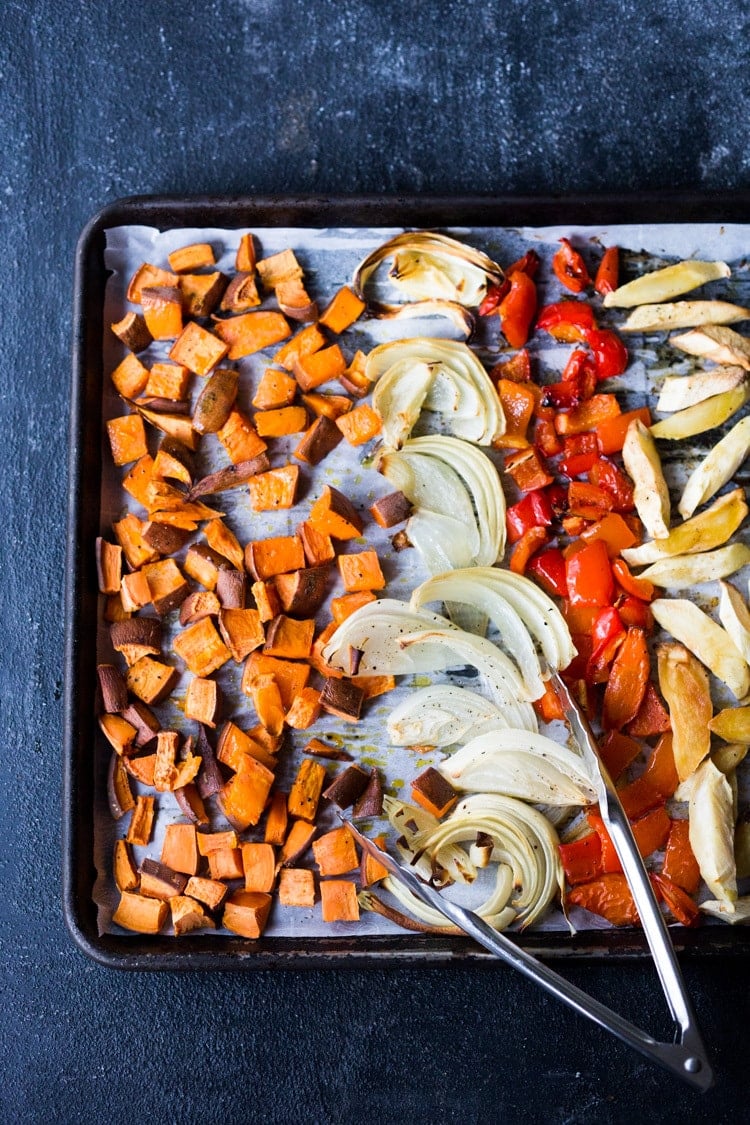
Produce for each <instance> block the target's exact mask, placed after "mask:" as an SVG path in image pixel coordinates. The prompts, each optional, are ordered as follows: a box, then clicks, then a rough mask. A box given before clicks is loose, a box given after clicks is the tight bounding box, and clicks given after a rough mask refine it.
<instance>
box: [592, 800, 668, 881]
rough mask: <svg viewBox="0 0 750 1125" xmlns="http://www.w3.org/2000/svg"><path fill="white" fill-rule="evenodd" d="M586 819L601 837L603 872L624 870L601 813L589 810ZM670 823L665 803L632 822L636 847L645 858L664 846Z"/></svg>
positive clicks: (612, 872) (610, 872) (609, 872)
mask: <svg viewBox="0 0 750 1125" xmlns="http://www.w3.org/2000/svg"><path fill="white" fill-rule="evenodd" d="M586 819H587V820H588V822H589V824H590V825H591V827H592V828H593V829H594V831H595V832H596V833H597V834H598V835H599V838H600V843H601V846H602V850H601V864H602V873H603V874H614V873H615V872H617V871H622V865H621V863H620V857H619V856H618V854H617V852H616V851H615V846H614V844H613V843H612V840H611V838H610V835H609V832H608V831H607V826H606V824H605V823H604V821H603V820H602V817H601V815H600V814H599V813H596V812H594V811H593V810H589V812H587V813H586ZM670 823H671V821H670V819H669V814H668V813H667V811H666V809H665V808H664V805H659V806H658V807H657V808H654V809H651V810H650V811H649V812H647V813H646V814H645V816H641V817H639V818H638V820H636V821H634V822H633V823H632V824H631V826H630V827H631V829H632V831H633V836H634V838H635V843H636V847H637V848H638V851H639V852H640V854H641V856H642V857H643V858H644V859H646V858H647V857H648V856H650V855H653V853H654V852H656V851H660V850H661V849H662V848H663V847H664V845H665V843H666V841H667V836H668V835H669V825H670Z"/></svg>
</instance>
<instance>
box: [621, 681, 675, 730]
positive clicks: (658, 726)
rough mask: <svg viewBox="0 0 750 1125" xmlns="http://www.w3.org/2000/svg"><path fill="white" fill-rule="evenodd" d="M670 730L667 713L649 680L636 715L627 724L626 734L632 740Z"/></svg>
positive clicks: (670, 725) (670, 724)
mask: <svg viewBox="0 0 750 1125" xmlns="http://www.w3.org/2000/svg"><path fill="white" fill-rule="evenodd" d="M671 729H672V723H671V720H670V718H669V712H668V711H667V709H666V707H665V706H664V703H663V702H662V700H661V698H660V696H659V693H658V691H657V690H656V688H655V687H654V685H653V684H652V683H651V681H650V680H649V682H648V683H647V684H646V694H645V695H644V697H643V703H642V704H641V706H640V707H639V709H638V714H637V715H636V717H635V718H634V719H633V720H632V722H630V723H628V734H632V736H633V738H651V737H652V736H653V735H655V734H666V732H667V731H669V730H671Z"/></svg>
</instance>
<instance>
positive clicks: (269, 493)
mask: <svg viewBox="0 0 750 1125" xmlns="http://www.w3.org/2000/svg"><path fill="white" fill-rule="evenodd" d="M290 409H292V410H293V409H294V407H290ZM269 413H275V412H274V411H269ZM255 417H256V420H257V418H258V417H259V415H257V414H256V416H255ZM298 483H299V468H298V466H297V465H282V466H281V467H280V468H278V469H269V470H268V472H267V473H259V474H258V476H256V477H253V478H252V480H250V481H249V482H248V488H249V490H250V503H251V505H252V509H253V511H254V512H273V511H276V510H277V509H278V510H281V509H285V508H291V507H293V505H294V502H295V500H296V498H297V485H298Z"/></svg>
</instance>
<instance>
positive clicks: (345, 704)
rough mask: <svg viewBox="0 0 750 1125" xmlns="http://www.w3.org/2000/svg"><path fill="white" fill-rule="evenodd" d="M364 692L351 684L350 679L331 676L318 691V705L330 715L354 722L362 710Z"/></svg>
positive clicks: (357, 719)
mask: <svg viewBox="0 0 750 1125" xmlns="http://www.w3.org/2000/svg"><path fill="white" fill-rule="evenodd" d="M363 700H364V692H363V691H362V689H361V688H359V687H357V685H356V684H353V683H352V681H351V680H346V679H343V678H342V679H335V678H333V677H331V678H330V679H327V680H326V682H325V687H324V688H323V691H322V692H321V693H320V705H321V707H322V708H323V710H324V711H328V713H329V714H330V715H337V716H338V718H339V719H345V720H346V721H347V722H350V723H356V722H358V721H359V716H360V713H361V711H362V702H363Z"/></svg>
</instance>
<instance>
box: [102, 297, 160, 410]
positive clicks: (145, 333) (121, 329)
mask: <svg viewBox="0 0 750 1125" xmlns="http://www.w3.org/2000/svg"><path fill="white" fill-rule="evenodd" d="M110 328H111V329H112V331H113V332H114V334H115V336H116V337H117V339H118V340H119V341H120V342H121V343H122V344H124V345H125V347H126V348H127V349H128V350H129V351H131V352H142V351H143V350H144V348H147V347H148V346H149V344H150V343H151V341H152V339H153V336H152V335H151V333H150V332H149V330H148V325H147V324H146V321H145V320H144V318H143V316H142V315H141V313H137V312H128V313H125V316H124V317H123V318H122V320H118V321H117V323H116V324H110ZM135 393H136V394H140V391H136V392H135Z"/></svg>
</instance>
